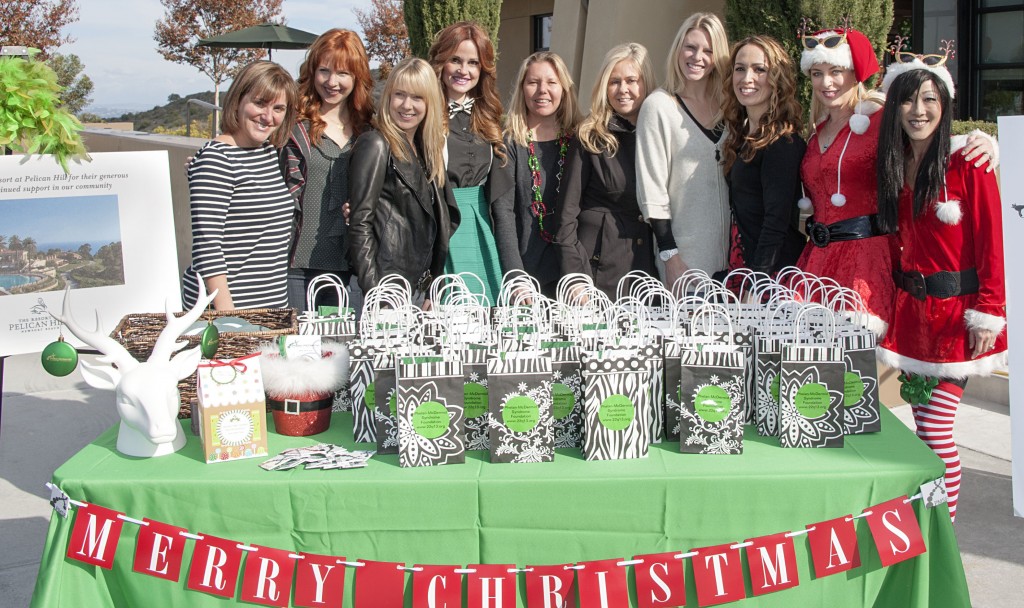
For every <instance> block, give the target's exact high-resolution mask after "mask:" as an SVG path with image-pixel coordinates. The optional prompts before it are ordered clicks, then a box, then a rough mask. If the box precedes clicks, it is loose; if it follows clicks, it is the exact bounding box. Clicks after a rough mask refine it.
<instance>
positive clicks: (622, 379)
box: [583, 350, 653, 460]
mask: <svg viewBox="0 0 1024 608" xmlns="http://www.w3.org/2000/svg"><path fill="white" fill-rule="evenodd" d="M649 380H650V371H649V370H648V368H647V365H646V363H645V361H644V360H643V359H642V358H641V357H640V356H638V354H637V352H636V351H633V350H610V351H589V352H584V353H583V419H584V425H585V428H584V434H583V454H584V456H585V457H586V459H587V460H615V459H623V458H645V457H646V456H647V451H648V449H649V448H650V443H651V423H650V421H651V419H652V418H653V414H652V413H651V411H650V410H651V409H652V408H653V404H652V403H651V391H650V387H649V386H648V382H649Z"/></svg>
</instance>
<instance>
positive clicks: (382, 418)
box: [373, 353, 398, 454]
mask: <svg viewBox="0 0 1024 608" xmlns="http://www.w3.org/2000/svg"><path fill="white" fill-rule="evenodd" d="M373 373H374V380H373V384H374V404H375V405H376V409H375V410H374V413H373V414H374V421H375V423H376V425H377V453H378V454H397V453H398V417H397V415H398V390H397V389H398V385H397V375H396V373H395V355H394V353H380V354H377V355H375V356H374V357H373Z"/></svg>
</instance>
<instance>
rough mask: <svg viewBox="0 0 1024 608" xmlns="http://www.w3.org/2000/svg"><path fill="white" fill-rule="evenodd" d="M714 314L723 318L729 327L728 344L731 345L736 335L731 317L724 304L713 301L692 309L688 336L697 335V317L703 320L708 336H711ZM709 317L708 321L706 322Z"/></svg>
mask: <svg viewBox="0 0 1024 608" xmlns="http://www.w3.org/2000/svg"><path fill="white" fill-rule="evenodd" d="M716 314H717V315H719V316H721V317H722V318H724V319H725V322H726V324H727V325H728V327H729V344H730V345H732V344H733V340H734V339H735V335H736V328H735V326H733V323H732V317H730V316H729V311H728V309H726V307H725V306H722V305H721V304H717V303H714V302H705V303H704V304H703V305H702V306H700V307H699V308H698V309H697V310H695V311H693V316H692V317H690V336H691V337H692V336H696V335H697V320H698V319H699V320H702V321H703V322H704V328H705V329H706V330H707V334H708V337H709V338H713V337H714V334H715V315H716ZM709 319H710V321H711V322H710V323H709V322H708V320H709Z"/></svg>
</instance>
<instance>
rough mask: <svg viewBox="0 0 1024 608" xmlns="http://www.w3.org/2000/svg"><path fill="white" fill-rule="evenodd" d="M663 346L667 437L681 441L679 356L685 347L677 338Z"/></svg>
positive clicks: (664, 406)
mask: <svg viewBox="0 0 1024 608" xmlns="http://www.w3.org/2000/svg"><path fill="white" fill-rule="evenodd" d="M662 348H663V352H664V356H665V391H664V392H665V402H664V404H663V406H662V409H663V411H664V424H665V439H666V440H667V441H669V442H677V441H679V425H680V421H681V412H682V408H683V406H682V404H681V403H680V394H679V373H680V369H679V357H680V356H681V355H682V352H683V347H682V345H681V344H680V343H679V342H677V341H675V340H666V341H665V342H664V344H663V345H662ZM655 407H657V404H655Z"/></svg>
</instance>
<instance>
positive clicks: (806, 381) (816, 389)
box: [779, 344, 846, 448]
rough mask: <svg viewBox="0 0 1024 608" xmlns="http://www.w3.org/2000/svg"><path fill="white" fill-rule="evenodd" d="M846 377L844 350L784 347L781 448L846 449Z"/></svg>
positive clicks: (780, 399) (826, 347)
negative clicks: (844, 439) (844, 411)
mask: <svg viewBox="0 0 1024 608" xmlns="http://www.w3.org/2000/svg"><path fill="white" fill-rule="evenodd" d="M845 373H846V364H845V363H844V362H843V348H842V347H841V346H810V345H802V344H783V345H782V362H781V364H780V374H781V376H782V377H781V379H780V381H779V444H780V445H781V446H782V447H784V448H841V447H843V436H844V435H845V430H846V428H845V424H844V421H843V396H844V388H845V380H844V378H845Z"/></svg>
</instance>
